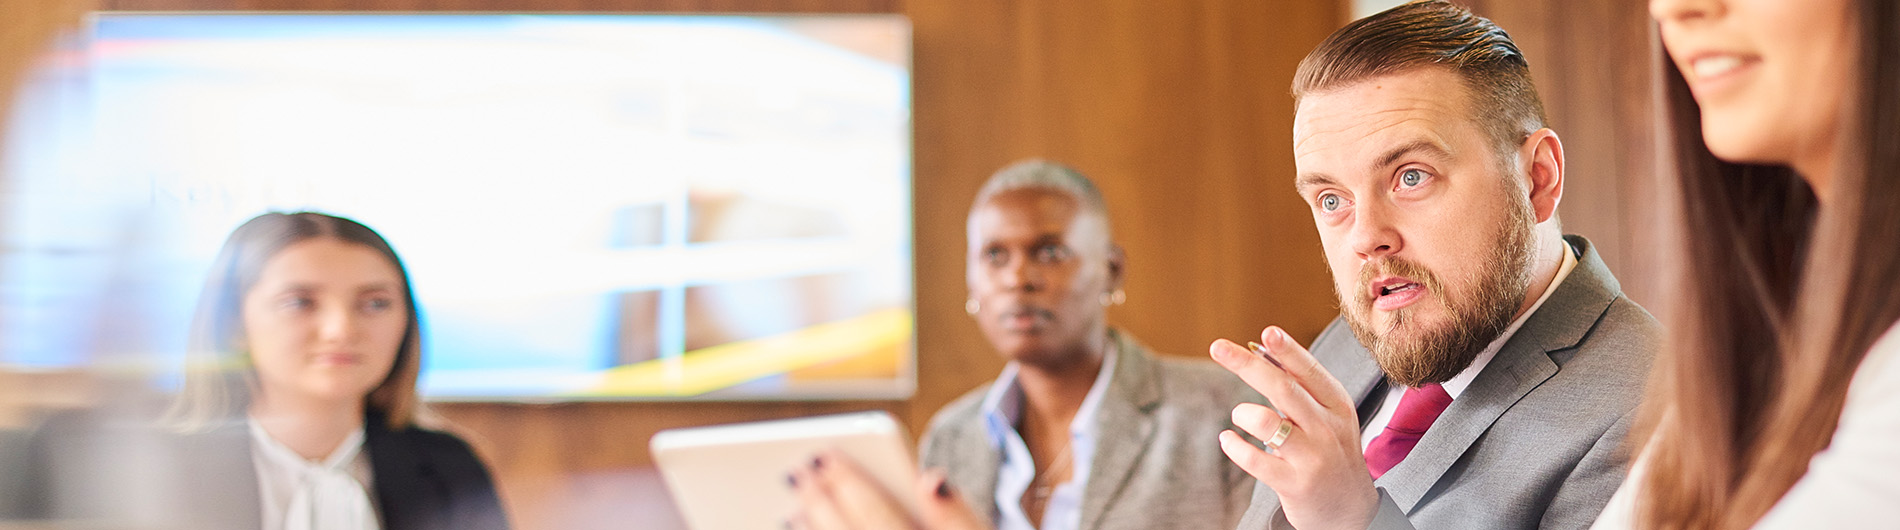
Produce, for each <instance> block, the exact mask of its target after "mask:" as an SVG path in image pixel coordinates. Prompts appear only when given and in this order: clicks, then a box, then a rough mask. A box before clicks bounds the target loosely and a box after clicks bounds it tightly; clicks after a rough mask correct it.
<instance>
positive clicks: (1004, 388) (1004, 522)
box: [981, 341, 1118, 530]
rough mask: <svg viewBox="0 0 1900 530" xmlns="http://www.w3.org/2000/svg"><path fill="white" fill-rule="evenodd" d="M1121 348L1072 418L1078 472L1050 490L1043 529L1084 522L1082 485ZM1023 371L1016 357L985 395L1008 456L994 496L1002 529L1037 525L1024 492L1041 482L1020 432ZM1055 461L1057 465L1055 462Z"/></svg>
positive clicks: (1112, 350) (995, 437)
mask: <svg viewBox="0 0 1900 530" xmlns="http://www.w3.org/2000/svg"><path fill="white" fill-rule="evenodd" d="M1117 349H1118V348H1116V347H1115V342H1114V341H1109V342H1108V348H1107V349H1106V351H1104V352H1103V353H1102V370H1101V372H1099V373H1097V374H1096V375H1095V383H1094V384H1092V385H1091V386H1089V393H1088V395H1087V396H1086V397H1083V398H1082V406H1081V408H1079V409H1077V410H1076V412H1075V419H1073V420H1070V421H1069V455H1070V459H1071V463H1072V464H1073V466H1074V467H1072V468H1071V469H1073V470H1074V472H1073V473H1071V474H1070V475H1069V481H1068V482H1064V483H1062V484H1060V485H1057V486H1056V487H1055V488H1054V489H1053V491H1052V492H1051V493H1050V494H1049V501H1048V503H1047V504H1046V505H1045V506H1044V507H1043V511H1042V530H1075V528H1076V527H1078V526H1081V525H1082V489H1083V486H1084V485H1086V484H1088V481H1089V468H1090V467H1092V466H1090V462H1092V461H1094V460H1095V443H1096V440H1097V439H1098V438H1099V434H1100V433H1097V432H1096V430H1095V411H1096V409H1099V408H1101V403H1102V394H1103V393H1104V392H1106V391H1107V389H1108V384H1109V376H1111V375H1113V374H1114V373H1115V355H1116V352H1117ZM1018 370H1020V367H1019V366H1018V365H1017V364H1016V362H1014V361H1011V362H1010V363H1009V364H1008V365H1007V366H1004V367H1003V373H1002V374H1001V375H998V376H997V377H996V383H995V384H993V385H991V386H990V390H989V393H988V394H987V395H985V396H983V404H982V408H981V410H982V412H983V418H984V420H985V424H986V426H987V427H988V430H989V434H990V443H991V444H992V446H993V447H996V448H998V449H1000V450H1001V451H1002V454H1003V458H1002V464H1001V465H1002V468H1001V469H999V470H997V474H996V498H995V499H994V502H995V503H996V512H997V517H998V520H997V521H994V522H995V523H996V528H997V530H1034V529H1035V528H1036V526H1035V525H1031V524H1029V517H1028V515H1027V514H1024V513H1023V504H1022V500H1023V493H1024V492H1027V491H1029V487H1030V485H1031V483H1033V482H1035V476H1036V463H1035V461H1034V460H1032V459H1030V457H1029V447H1028V445H1026V444H1024V443H1023V437H1022V435H1021V434H1020V433H1017V432H1016V425H1017V424H1018V423H1020V422H1021V420H1022V414H1023V390H1022V386H1021V385H1019V384H1018V383H1017V379H1016V374H1017V372H1018ZM1054 465H1056V463H1051V464H1050V466H1054Z"/></svg>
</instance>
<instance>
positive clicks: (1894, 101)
mask: <svg viewBox="0 0 1900 530" xmlns="http://www.w3.org/2000/svg"><path fill="white" fill-rule="evenodd" d="M1650 12H1651V15H1652V16H1653V17H1654V18H1655V19H1656V21H1657V23H1658V24H1659V28H1660V33H1661V36H1662V42H1663V45H1664V47H1665V49H1666V60H1665V61H1662V62H1661V65H1662V68H1661V70H1662V72H1661V73H1662V75H1661V79H1662V80H1663V83H1664V87H1663V96H1664V97H1663V101H1662V109H1663V114H1662V116H1663V122H1664V125H1665V127H1664V129H1663V130H1664V132H1663V134H1664V142H1665V143H1664V145H1665V148H1664V150H1663V153H1662V154H1663V158H1664V160H1665V162H1666V163H1667V169H1666V170H1665V172H1664V174H1665V175H1673V176H1674V177H1675V178H1674V180H1675V181H1676V185H1675V186H1673V187H1671V186H1665V189H1670V188H1673V189H1670V191H1672V192H1673V193H1675V194H1678V195H1679V196H1677V197H1675V199H1676V200H1675V201H1673V203H1674V204H1673V206H1675V208H1676V210H1675V211H1674V212H1673V213H1674V214H1675V215H1676V216H1677V218H1679V219H1680V220H1681V226H1682V229H1681V231H1680V232H1679V233H1677V234H1675V236H1677V237H1675V240H1677V241H1679V243H1680V244H1679V246H1678V247H1677V249H1676V250H1677V251H1679V252H1680V253H1681V254H1680V255H1677V256H1674V258H1675V259H1674V260H1672V261H1673V262H1675V263H1678V264H1679V265H1678V266H1677V268H1676V269H1675V270H1673V271H1671V272H1670V273H1671V274H1672V275H1673V276H1672V277H1671V278H1670V279H1671V281H1672V282H1673V284H1674V285H1675V286H1676V294H1677V296H1676V298H1675V299H1674V301H1675V303H1676V307H1675V308H1674V311H1673V320H1672V321H1671V326H1670V331H1671V334H1672V338H1671V341H1672V343H1671V346H1672V347H1670V348H1666V349H1665V350H1664V352H1665V353H1664V355H1662V356H1659V357H1658V364H1657V367H1656V370H1655V372H1654V373H1655V378H1654V380H1653V384H1652V389H1651V395H1650V399H1649V403H1648V404H1647V411H1646V412H1647V414H1646V426H1647V432H1648V433H1650V435H1649V437H1648V438H1647V439H1646V441H1645V442H1644V443H1643V444H1642V446H1641V447H1642V449H1641V451H1642V452H1641V456H1640V457H1639V458H1638V461H1637V464H1636V469H1635V470H1634V471H1633V472H1632V473H1631V475H1630V477H1629V479H1628V481H1627V482H1625V483H1624V485H1623V488H1622V490H1620V491H1619V492H1618V494H1617V497H1616V499H1615V500H1613V501H1612V503H1611V505H1610V507H1609V508H1608V509H1607V510H1606V511H1605V512H1604V516H1603V517H1602V518H1601V519H1600V520H1598V522H1597V527H1599V528H1613V527H1631V526H1633V527H1642V528H1743V527H1773V528H1787V527H1801V528H1843V527H1866V526H1880V525H1895V524H1900V332H1896V331H1894V330H1895V329H1896V327H1895V321H1896V320H1900V7H1896V3H1895V2H1893V1H1891V0H1651V2H1650ZM1664 202H1665V203H1669V202H1672V201H1664ZM1632 439H1633V440H1645V439H1644V438H1636V437H1632Z"/></svg>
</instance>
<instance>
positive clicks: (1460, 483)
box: [1211, 1, 1660, 530]
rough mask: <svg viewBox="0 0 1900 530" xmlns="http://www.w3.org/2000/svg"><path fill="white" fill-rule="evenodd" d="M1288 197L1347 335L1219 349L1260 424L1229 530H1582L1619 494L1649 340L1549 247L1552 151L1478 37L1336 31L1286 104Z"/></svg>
mask: <svg viewBox="0 0 1900 530" xmlns="http://www.w3.org/2000/svg"><path fill="white" fill-rule="evenodd" d="M1293 92H1294V96H1295V98H1296V100H1297V101H1298V104H1297V111H1296V117H1295V122H1294V134H1293V136H1294V157H1295V165H1296V166H1297V170H1298V175H1297V183H1296V188H1297V189H1298V191H1299V193H1300V195H1301V196H1302V197H1304V198H1305V199H1306V202H1307V204H1308V205H1309V206H1310V207H1311V208H1312V213H1313V219H1314V221H1315V224H1316V225H1317V227H1318V229H1319V234H1320V240H1321V242H1322V244H1323V246H1324V247H1325V252H1326V260H1327V263H1328V265H1329V266H1330V267H1331V269H1332V274H1333V280H1334V286H1335V288H1336V291H1337V294H1338V295H1339V305H1340V308H1341V310H1342V312H1343V313H1344V315H1343V316H1342V317H1341V318H1340V319H1339V320H1336V321H1335V322H1334V323H1333V325H1332V326H1330V327H1328V328H1327V329H1326V330H1325V331H1324V332H1322V333H1321V335H1320V337H1319V338H1318V339H1317V340H1316V341H1314V343H1313V346H1312V349H1311V350H1310V352H1309V350H1307V349H1304V348H1301V347H1300V345H1299V344H1298V343H1296V342H1294V341H1293V340H1292V339H1290V338H1288V337H1287V335H1286V333H1285V332H1284V331H1282V330H1280V329H1279V328H1275V327H1270V328H1267V329H1266V330H1265V331H1263V332H1262V333H1261V342H1262V344H1260V345H1250V346H1248V347H1242V346H1239V345H1236V344H1234V343H1232V342H1228V341H1225V340H1221V341H1216V342H1215V343H1214V344H1213V346H1212V347H1211V355H1212V356H1213V357H1214V359H1215V360H1216V361H1218V362H1219V363H1221V364H1222V365H1223V366H1225V367H1227V368H1228V369H1229V370H1230V371H1232V372H1234V373H1235V374H1237V375H1239V376H1240V377H1241V378H1242V379H1243V380H1245V381H1247V383H1248V385H1249V386H1251V387H1253V388H1254V389H1256V390H1259V391H1260V392H1261V393H1262V394H1263V395H1265V396H1266V398H1267V399H1268V400H1269V401H1270V402H1271V403H1272V404H1273V405H1274V407H1275V408H1272V409H1270V408H1268V407H1265V406H1260V405H1253V404H1242V405H1240V406H1238V407H1235V408H1234V410H1233V421H1234V425H1235V426H1236V427H1238V429H1237V430H1240V431H1245V432H1247V433H1248V434H1251V435H1253V436H1254V437H1256V438H1257V439H1259V440H1261V441H1264V443H1262V444H1259V445H1256V444H1255V443H1253V442H1251V441H1249V440H1247V439H1245V438H1243V437H1242V436H1241V435H1239V434H1238V433H1237V432H1235V431H1227V432H1224V433H1221V435H1220V440H1221V446H1222V450H1223V451H1224V452H1225V453H1226V454H1227V455H1228V457H1229V458H1230V459H1232V460H1233V461H1234V463H1235V464H1237V465H1239V466H1240V467H1241V468H1243V469H1245V470H1247V472H1248V474H1250V475H1252V476H1253V477H1255V478H1257V479H1259V484H1258V485H1257V487H1256V488H1255V491H1254V496H1253V501H1252V503H1251V506H1250V508H1249V510H1248V512H1247V513H1246V515H1245V516H1244V517H1243V519H1242V521H1241V523H1240V528H1244V529H1256V528H1281V527H1289V526H1290V527H1298V528H1301V529H1304V530H1313V529H1320V528H1353V529H1361V528H1368V527H1372V528H1410V527H1413V526H1415V525H1416V526H1417V527H1423V528H1580V527H1584V526H1588V525H1589V523H1590V521H1591V520H1592V519H1593V518H1594V517H1595V516H1596V514H1597V513H1598V512H1600V511H1601V510H1602V508H1603V506H1604V504H1605V503H1607V502H1608V501H1609V498H1610V496H1611V494H1612V493H1613V492H1614V491H1615V489H1616V487H1617V485H1618V484H1619V483H1620V482H1621V481H1622V479H1623V475H1624V473H1625V472H1626V468H1627V464H1628V463H1627V461H1626V459H1625V457H1626V454H1625V451H1624V449H1625V448H1624V447H1622V446H1623V439H1624V437H1625V435H1626V434H1627V432H1628V430H1629V427H1630V422H1631V419H1632V416H1633V415H1634V413H1633V412H1632V411H1633V409H1634V408H1635V406H1636V404H1637V403H1638V401H1639V399H1640V397H1641V393H1642V387H1643V381H1644V379H1645V377H1646V376H1647V372H1648V369H1649V366H1650V360H1651V357H1652V356H1653V355H1654V352H1655V350H1656V347H1657V345H1658V342H1659V337H1660V327H1659V326H1658V324H1657V323H1656V321H1655V319H1654V318H1652V317H1651V316H1650V315H1649V314H1648V313H1647V312H1645V311H1644V310H1643V309H1642V308H1641V307H1638V306H1637V305H1636V304H1635V303H1633V302H1631V301H1630V300H1629V299H1628V298H1626V297H1624V296H1623V294H1622V291H1621V289H1620V288H1619V287H1618V285H1617V281H1616V278H1615V277H1613V276H1612V275H1611V274H1610V271H1609V270H1608V269H1607V268H1606V267H1604V265H1603V262H1602V260H1601V259H1600V258H1599V257H1598V256H1597V254H1596V252H1595V250H1594V248H1593V247H1592V246H1591V244H1590V242H1589V241H1588V240H1586V239H1584V238H1582V237H1579V236H1565V235H1563V232H1562V229H1561V228H1560V226H1559V224H1558V220H1557V205H1558V203H1559V202H1560V200H1561V199H1562V197H1563V184H1564V176H1565V175H1564V157H1563V145H1562V143H1561V142H1560V141H1559V140H1558V137H1557V134H1556V133H1555V132H1553V131H1551V130H1550V129H1549V128H1546V127H1545V121H1546V120H1545V118H1544V113H1543V108H1542V103H1541V102H1539V100H1538V97H1537V93H1536V90H1535V88H1534V87H1533V86H1532V84H1531V79H1530V70H1529V66H1528V64H1527V63H1526V61H1525V59H1524V57H1523V55H1522V53H1521V52H1519V51H1518V49H1517V46H1516V45H1515V44H1514V43H1512V42H1511V40H1510V37H1509V36H1508V35H1506V34H1505V33H1504V31H1503V30H1502V29H1499V28H1498V27H1497V26H1496V25H1494V24H1492V23H1491V21H1489V20H1486V19H1483V18H1480V17H1477V16H1474V15H1472V14H1471V13H1470V12H1469V11H1466V10H1465V9H1463V8H1459V7H1456V6H1453V5H1450V4H1447V3H1444V2H1442V1H1427V2H1416V3H1410V4H1405V5H1401V6H1399V7H1396V8H1393V9H1391V10H1388V11H1386V12H1383V13H1380V14H1377V15H1373V16H1371V17H1368V18H1366V19H1363V20H1359V21H1356V22H1353V23H1352V24H1349V25H1348V26H1346V27H1345V28H1342V29H1340V30H1339V31H1338V32H1336V33H1334V34H1333V35H1332V36H1331V37H1329V38H1328V39H1327V40H1326V41H1325V42H1324V43H1322V44H1320V46H1319V48H1318V49H1316V50H1315V51H1313V52H1312V54H1310V55H1308V56H1307V58H1306V60H1305V61H1303V62H1302V63H1301V64H1300V69H1299V72H1298V74H1297V75H1296V77H1295V79H1294V83H1293Z"/></svg>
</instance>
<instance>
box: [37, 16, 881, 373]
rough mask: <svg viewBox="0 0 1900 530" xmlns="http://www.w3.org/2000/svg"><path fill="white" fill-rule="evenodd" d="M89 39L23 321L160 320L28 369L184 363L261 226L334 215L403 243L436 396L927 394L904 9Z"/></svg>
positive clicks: (283, 28)
mask: <svg viewBox="0 0 1900 530" xmlns="http://www.w3.org/2000/svg"><path fill="white" fill-rule="evenodd" d="M75 49H81V50H83V52H71V51H69V52H68V55H69V56H68V57H66V58H65V59H64V60H60V59H55V60H53V61H49V63H50V64H49V65H48V66H47V67H46V68H44V69H43V70H46V71H47V72H51V73H46V74H42V79H41V80H40V81H41V85H54V86H61V87H63V90H57V91H51V92H46V91H42V92H46V93H56V94H60V95H59V96H47V95H45V94H41V95H40V96H39V100H38V101H37V103H38V104H28V105H23V109H24V110H21V111H20V112H18V113H16V114H18V115H17V116H16V117H15V122H16V125H15V129H16V130H21V129H27V130H33V129H34V128H35V127H37V128H38V130H39V131H40V132H42V133H44V134H39V135H34V134H25V135H19V134H16V135H12V136H24V137H27V138H26V139H22V140H17V141H14V142H13V143H14V144H15V145H14V146H12V147H13V148H14V149H11V151H12V152H15V153H22V152H24V153H29V154H27V155H24V156H22V157H16V158H18V159H16V160H11V161H9V168H10V169H9V177H8V179H9V182H10V184H9V188H8V193H7V206H8V210H7V213H6V218H7V219H8V222H6V223H4V224H0V231H4V232H6V238H7V240H8V241H9V242H11V243H12V244H10V245H9V246H8V247H7V250H6V256H5V262H4V263H0V267H4V268H0V273H4V277H5V282H6V284H7V285H6V287H7V288H8V289H9V290H8V291H7V292H8V293H9V294H8V295H7V296H6V300H5V304H6V305H8V306H10V307H11V308H14V309H17V308H20V307H26V306H32V307H35V308H37V309H36V310H34V311H18V310H9V311H0V321H6V322H11V323H12V324H13V325H33V324H34V323H36V322H40V321H43V320H55V319H58V318H60V317H62V316H64V317H79V316H81V315H96V314H97V313H98V312H99V311H98V310H99V308H110V312H112V313H117V315H116V316H115V317H114V318H129V319H135V321H136V322H138V324H137V325H136V326H131V328H136V329H130V330H129V331H128V329H129V328H128V327H127V326H126V325H125V324H124V323H123V322H118V321H116V320H111V319H110V318H106V317H99V318H95V319H93V320H92V321H91V323H90V324H87V325H84V326H70V328H71V330H70V331H66V332H60V331H58V330H53V331H49V332H48V333H47V334H45V335H44V336H42V337H39V338H37V339H34V342H33V343H30V344H28V343H18V342H17V341H16V342H15V343H9V344H7V347H6V348H5V353H4V355H5V356H6V357H5V358H4V359H0V360H4V361H5V362H8V363H11V364H15V365H24V366H36V365H59V364H61V363H67V362H77V361H76V359H75V355H77V354H70V353H67V352H80V351H97V350H101V349H107V350H115V351H124V350H143V351H149V352H153V353H154V355H152V356H151V359H154V360H155V361H153V362H154V363H155V364H157V365H160V366H163V365H165V364H167V363H169V362H172V360H177V359H182V352H183V349H184V347H185V344H186V342H187V340H186V330H187V329H188V328H189V322H190V315H191V313H192V310H193V308H194V307H195V304H196V303H197V296H198V292H199V289H200V288H201V286H202V284H203V281H204V278H205V274H206V269H208V267H209V264H210V262H211V259H212V257H213V256H214V255H215V254H216V253H217V250H218V247H219V245H220V244H221V243H222V242H223V240H224V238H225V236H226V235H228V234H229V233H230V231H231V229H232V228H234V227H236V226H237V225H238V224H240V223H242V222H244V221H245V220H247V219H249V218H251V217H253V216H255V215H257V214H259V213H263V212H266V211H298V210H314V211H320V212H324V213H330V214H334V215H340V216H344V217H349V218H352V219H355V220H357V221H360V222H362V223H364V224H366V225H368V226H370V227H371V228H374V229H376V230H377V231H379V232H380V233H381V234H382V235H383V236H384V237H385V238H387V239H388V240H389V241H390V243H391V245H393V246H394V247H395V249H396V251H397V252H398V253H400V254H401V256H402V258H403V260H404V262H405V265H406V266H407V267H408V271H409V273H410V276H411V278H412V281H413V286H414V290H415V294H416V300H417V303H418V304H419V305H420V307H421V316H422V323H423V327H424V340H423V347H424V366H423V374H422V380H421V386H422V390H423V393H424V395H425V396H426V397H429V398H431V399H437V400H527V401H541V400H556V401H558V400H587V399H647V398H688V397H696V398H711V399H760V398H764V399H774V398H791V399H808V398H895V397H903V396H908V395H909V393H910V391H911V389H912V388H913V381H914V378H913V375H912V374H913V362H912V359H913V351H914V349H915V347H914V340H913V337H914V333H913V329H914V316H913V314H914V312H913V301H912V300H913V291H914V289H913V281H912V252H911V239H912V237H911V234H912V230H911V204H912V198H911V159H910V152H911V150H910V138H911V137H910V115H911V112H910V108H911V107H910V103H911V100H910V63H909V58H910V33H909V26H908V24H907V22H905V21H904V19H903V18H901V17H896V16H782V17H758V16H653V15H286V14H273V15H194V14H138V13H118V14H102V15H99V16H97V17H96V18H95V20H94V23H93V25H92V30H91V34H90V35H89V36H88V38H87V39H85V42H84V43H83V44H80V45H78V46H77V47H76V48H75ZM34 97H35V96H34V95H33V93H32V92H29V94H28V95H27V97H26V101H27V103H35V101H34ZM22 143H24V144H28V145H24V146H22V145H20V144H22ZM54 144H57V145H54ZM22 147H24V149H22ZM61 249H64V250H65V253H61ZM74 249H78V250H77V253H74ZM61 260H64V261H63V262H62V261H61ZM75 265H80V266H77V267H75ZM100 282H103V283H105V284H108V286H107V287H99V288H93V287H89V286H90V285H92V284H93V283H100ZM22 293H24V294H22ZM115 293H116V294H115ZM88 311H90V313H88ZM29 313H30V314H29ZM81 320H84V319H83V318H82V319H81ZM108 321H109V322H108ZM4 325H6V324H0V326H4ZM100 329H114V330H119V331H122V332H123V333H120V334H119V335H118V336H121V337H130V338H121V339H114V340H116V341H118V342H122V343H123V342H128V341H129V342H132V343H133V344H114V345H111V346H110V347H104V346H101V345H99V344H97V342H98V339H97V338H96V335H98V331H99V330H100ZM178 362H182V361H178Z"/></svg>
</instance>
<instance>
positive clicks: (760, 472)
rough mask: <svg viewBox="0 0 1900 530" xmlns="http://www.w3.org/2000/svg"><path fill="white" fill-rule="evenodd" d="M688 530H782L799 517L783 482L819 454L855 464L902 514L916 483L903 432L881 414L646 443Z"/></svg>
mask: <svg viewBox="0 0 1900 530" xmlns="http://www.w3.org/2000/svg"><path fill="white" fill-rule="evenodd" d="M649 445H650V446H651V449H652V451H653V461H654V463H656V464H658V465H659V466H660V474H661V475H662V476H664V477H665V478H666V486H667V489H668V490H669V491H671V492H672V494H673V503H674V504H675V505H677V506H679V510H680V513H681V514H682V515H684V516H685V518H686V524H687V526H689V527H691V528H693V529H695V530H751V529H780V528H784V527H785V521H786V519H788V518H790V517H791V516H792V514H794V513H796V512H797V510H798V496H797V494H796V493H794V492H793V491H792V489H791V486H790V485H789V484H788V483H787V482H786V480H785V477H786V475H787V474H788V473H790V472H791V471H792V470H793V469H794V468H796V467H798V466H804V465H808V464H809V463H810V462H811V458H812V456H814V455H816V454H818V452H819V451H821V450H824V449H836V450H838V451H840V452H842V453H844V454H846V455H849V456H850V457H851V458H853V459H856V460H857V461H858V463H859V464H860V465H862V466H863V467H864V469H865V470H867V471H869V472H870V473H871V475H872V476H873V477H875V478H876V479H877V481H878V482H879V483H881V484H883V485H884V487H885V488H886V489H888V490H889V491H891V492H893V495H894V496H895V497H896V498H897V499H898V501H899V502H902V503H903V504H904V507H905V508H906V509H909V510H911V511H912V513H915V512H916V510H917V507H916V506H914V504H915V501H914V500H913V499H911V498H910V495H908V494H907V493H908V492H909V491H910V490H911V485H912V484H911V483H912V481H913V480H915V479H916V476H917V466H916V464H915V463H914V462H913V461H912V460H911V453H910V449H909V447H908V444H906V443H905V441H904V430H903V427H900V426H898V424H897V421H896V420H895V419H892V418H891V415H890V414H888V413H885V412H883V411H871V412H855V413H850V414H837V415H831V416H817V417H811V418H796V419H789V420H774V421H761V422H754V423H738V424H732V425H716V426H711V427H693V428H685V429H669V430H665V431H660V432H659V433H658V434H655V435H653V441H652V442H651V443H650V444H649Z"/></svg>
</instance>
